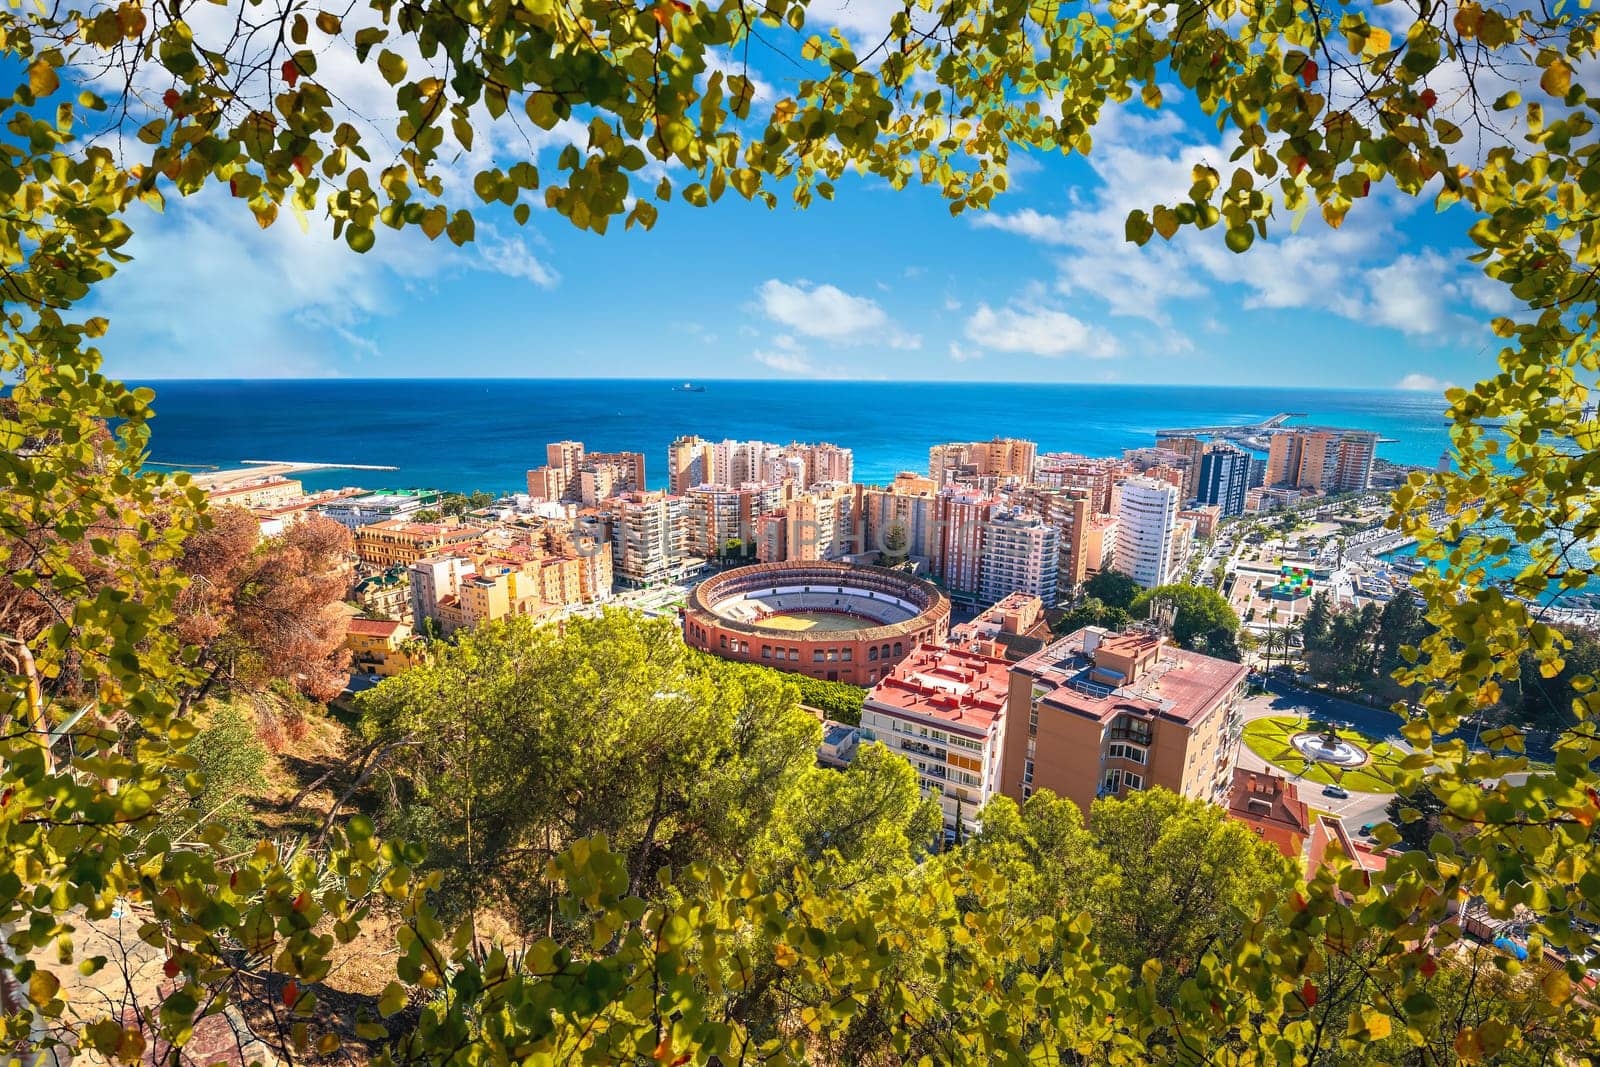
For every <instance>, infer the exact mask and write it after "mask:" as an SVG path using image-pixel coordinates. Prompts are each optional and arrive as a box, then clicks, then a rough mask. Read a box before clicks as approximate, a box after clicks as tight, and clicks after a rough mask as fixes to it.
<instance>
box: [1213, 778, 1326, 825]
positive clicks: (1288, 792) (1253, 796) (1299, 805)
mask: <svg viewBox="0 0 1600 1067" xmlns="http://www.w3.org/2000/svg"><path fill="white" fill-rule="evenodd" d="M1228 814H1229V815H1232V816H1233V817H1234V818H1236V819H1239V820H1241V821H1243V822H1259V823H1270V824H1272V825H1274V826H1281V827H1284V828H1285V829H1288V830H1293V831H1294V832H1295V833H1298V834H1304V833H1309V832H1310V830H1311V825H1310V823H1309V821H1308V819H1307V812H1306V805H1305V802H1304V801H1302V800H1301V799H1300V796H1299V793H1298V792H1297V791H1296V790H1295V787H1294V783H1292V782H1290V781H1288V780H1286V779H1284V778H1280V777H1279V776H1278V775H1275V774H1269V773H1267V772H1266V771H1251V770H1246V769H1245V768H1243V767H1239V768H1235V770H1234V772H1233V787H1232V789H1231V790H1230V791H1229V793H1228Z"/></svg>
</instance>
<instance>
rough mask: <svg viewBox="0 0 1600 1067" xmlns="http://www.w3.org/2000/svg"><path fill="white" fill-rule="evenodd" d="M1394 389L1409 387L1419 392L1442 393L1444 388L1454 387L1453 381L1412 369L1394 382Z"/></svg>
mask: <svg viewBox="0 0 1600 1067" xmlns="http://www.w3.org/2000/svg"><path fill="white" fill-rule="evenodd" d="M1394 387H1395V388H1396V389H1409V390H1413V391H1415V392H1419V393H1442V392H1444V391H1445V390H1446V389H1454V388H1455V387H1456V386H1455V383H1454V382H1447V381H1441V380H1440V379H1438V378H1435V377H1434V376H1433V375H1431V374H1422V373H1420V372H1418V371H1412V372H1411V373H1410V374H1408V375H1406V376H1405V377H1404V378H1401V379H1400V380H1399V381H1398V382H1395V383H1394Z"/></svg>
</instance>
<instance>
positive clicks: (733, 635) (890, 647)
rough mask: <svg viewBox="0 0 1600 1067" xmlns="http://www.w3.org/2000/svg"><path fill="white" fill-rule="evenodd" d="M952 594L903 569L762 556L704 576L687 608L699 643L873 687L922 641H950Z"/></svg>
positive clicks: (725, 654) (690, 634)
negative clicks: (949, 596)
mask: <svg viewBox="0 0 1600 1067" xmlns="http://www.w3.org/2000/svg"><path fill="white" fill-rule="evenodd" d="M949 629H950V601H949V600H948V599H947V598H946V597H945V595H944V594H943V593H941V592H940V591H939V589H938V587H936V586H934V585H933V584H932V583H930V582H925V581H922V580H921V579H920V578H914V577H912V576H911V575H908V574H905V573H902V572H900V571H891V570H885V569H883V568H881V567H864V566H858V565H855V564H850V563H831V562H821V561H819V562H789V563H757V564H755V565H753V566H749V567H739V568H737V569H735V570H731V571H727V572H726V573H723V574H719V575H717V576H716V577H714V578H708V579H706V580H705V581H703V582H701V583H700V584H699V585H698V586H697V587H696V588H695V590H694V592H693V594H691V596H690V598H689V604H688V606H687V607H686V608H685V609H684V613H683V639H684V640H685V641H686V642H688V643H689V645H690V646H692V647H694V648H698V649H702V650H704V651H706V652H710V653H711V654H713V655H716V656H721V657H722V658H724V659H731V660H738V661H740V662H744V663H760V664H763V665H765V666H769V667H777V668H779V669H780V670H786V671H794V672H796V673H799V674H806V675H810V676H811V677H813V678H821V679H823V680H825V681H830V682H847V683H849V684H851V685H862V686H866V685H872V684H873V683H875V682H877V681H878V679H880V678H882V677H883V676H884V675H886V674H888V673H889V671H890V670H892V669H893V667H894V665H895V664H896V663H898V662H900V660H902V659H903V658H905V656H907V655H908V654H910V653H911V652H912V651H913V650H915V649H916V647H917V646H918V645H919V644H922V643H924V642H932V643H935V644H944V642H945V639H946V637H947V636H948V633H949Z"/></svg>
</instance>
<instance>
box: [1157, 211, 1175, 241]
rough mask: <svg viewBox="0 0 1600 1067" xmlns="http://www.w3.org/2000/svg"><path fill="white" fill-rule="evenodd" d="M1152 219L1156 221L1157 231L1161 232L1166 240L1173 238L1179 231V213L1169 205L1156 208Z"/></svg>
mask: <svg viewBox="0 0 1600 1067" xmlns="http://www.w3.org/2000/svg"><path fill="white" fill-rule="evenodd" d="M1152 221H1153V222H1154V223H1155V226H1156V232H1157V233H1159V234H1160V235H1161V236H1162V238H1163V239H1164V240H1167V241H1170V240H1172V235H1173V234H1175V233H1177V232H1178V216H1177V213H1176V212H1174V211H1173V210H1172V209H1171V208H1169V207H1158V208H1156V209H1155V211H1154V213H1153V214H1152Z"/></svg>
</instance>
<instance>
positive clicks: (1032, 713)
mask: <svg viewBox="0 0 1600 1067" xmlns="http://www.w3.org/2000/svg"><path fill="white" fill-rule="evenodd" d="M1028 736H1029V737H1037V736H1039V705H1038V703H1035V704H1034V705H1033V707H1031V708H1029V709H1028Z"/></svg>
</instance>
